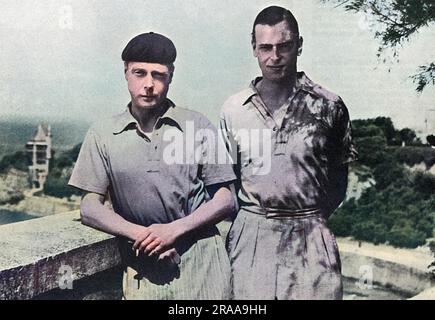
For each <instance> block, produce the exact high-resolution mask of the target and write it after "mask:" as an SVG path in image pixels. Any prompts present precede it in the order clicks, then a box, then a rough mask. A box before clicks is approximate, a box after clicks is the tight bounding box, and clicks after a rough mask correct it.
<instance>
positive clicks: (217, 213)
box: [173, 187, 236, 234]
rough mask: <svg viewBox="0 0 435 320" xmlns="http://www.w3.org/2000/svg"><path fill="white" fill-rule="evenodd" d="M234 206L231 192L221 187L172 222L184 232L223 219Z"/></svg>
mask: <svg viewBox="0 0 435 320" xmlns="http://www.w3.org/2000/svg"><path fill="white" fill-rule="evenodd" d="M235 207H236V204H235V202H234V197H233V194H232V192H231V191H230V190H228V189H227V188H224V187H223V188H220V189H219V190H218V191H217V192H216V193H215V194H214V196H213V198H212V199H211V200H210V201H208V202H206V203H204V204H203V205H201V206H200V207H199V208H198V209H196V210H195V211H194V212H192V213H191V214H190V215H188V216H186V217H184V218H181V219H178V220H176V221H174V222H173V223H174V224H176V225H177V226H178V227H179V228H180V230H182V234H185V233H187V232H190V231H192V230H195V229H198V228H201V227H204V226H207V225H214V224H216V223H218V222H220V221H222V220H224V219H225V218H227V217H228V216H229V215H230V214H231V213H232V212H233V211H234V210H235Z"/></svg>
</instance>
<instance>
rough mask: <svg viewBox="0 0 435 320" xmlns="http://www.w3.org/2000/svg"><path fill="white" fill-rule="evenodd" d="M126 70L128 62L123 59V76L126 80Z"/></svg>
mask: <svg viewBox="0 0 435 320" xmlns="http://www.w3.org/2000/svg"><path fill="white" fill-rule="evenodd" d="M127 70H128V62H127V61H124V77H125V80H127Z"/></svg>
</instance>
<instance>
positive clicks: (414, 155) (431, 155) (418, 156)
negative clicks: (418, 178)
mask: <svg viewBox="0 0 435 320" xmlns="http://www.w3.org/2000/svg"><path fill="white" fill-rule="evenodd" d="M391 152H392V153H394V157H395V158H396V159H397V161H399V162H400V163H406V164H407V165H408V166H411V167H412V166H414V165H416V164H420V163H424V164H426V166H427V167H428V168H430V167H432V166H433V165H435V149H432V148H428V147H425V148H422V147H402V148H392V149H391Z"/></svg>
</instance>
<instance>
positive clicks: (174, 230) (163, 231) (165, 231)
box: [133, 221, 182, 259]
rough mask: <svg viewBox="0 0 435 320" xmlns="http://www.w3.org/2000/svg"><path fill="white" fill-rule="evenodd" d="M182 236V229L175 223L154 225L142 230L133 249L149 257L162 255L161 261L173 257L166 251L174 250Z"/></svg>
mask: <svg viewBox="0 0 435 320" xmlns="http://www.w3.org/2000/svg"><path fill="white" fill-rule="evenodd" d="M181 234H182V228H181V226H180V224H179V223H176V222H175V221H174V222H171V223H165V224H152V225H151V226H149V227H143V228H141V230H140V231H139V233H138V234H137V235H136V237H135V242H134V244H133V249H135V250H139V251H143V252H144V253H145V254H147V255H149V256H152V255H155V254H158V255H160V256H159V259H160V258H164V257H166V256H171V255H172V254H173V253H170V252H169V253H166V251H168V250H169V249H172V248H173V246H174V244H175V241H176V240H177V238H178V237H179V236H180V235H181ZM164 254H166V255H164Z"/></svg>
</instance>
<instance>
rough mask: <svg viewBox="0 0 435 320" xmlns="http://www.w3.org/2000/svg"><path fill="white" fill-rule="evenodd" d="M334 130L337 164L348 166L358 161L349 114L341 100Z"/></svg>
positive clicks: (337, 106) (337, 108) (338, 104)
mask: <svg viewBox="0 0 435 320" xmlns="http://www.w3.org/2000/svg"><path fill="white" fill-rule="evenodd" d="M334 129H335V130H334V132H335V139H336V141H335V146H336V149H335V153H336V156H335V159H336V160H337V164H348V163H351V162H353V161H356V160H357V159H358V152H357V150H356V148H355V145H354V143H353V140H352V125H351V121H350V117H349V112H348V110H347V107H346V105H345V104H344V102H343V101H342V100H341V99H340V101H339V102H338V103H337V105H336V113H335V121H334Z"/></svg>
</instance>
